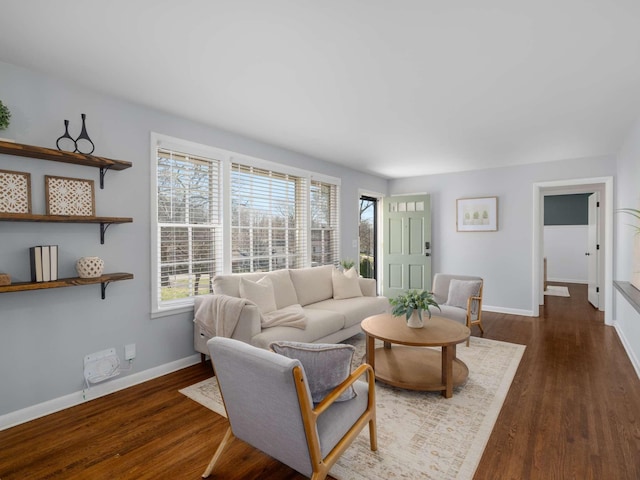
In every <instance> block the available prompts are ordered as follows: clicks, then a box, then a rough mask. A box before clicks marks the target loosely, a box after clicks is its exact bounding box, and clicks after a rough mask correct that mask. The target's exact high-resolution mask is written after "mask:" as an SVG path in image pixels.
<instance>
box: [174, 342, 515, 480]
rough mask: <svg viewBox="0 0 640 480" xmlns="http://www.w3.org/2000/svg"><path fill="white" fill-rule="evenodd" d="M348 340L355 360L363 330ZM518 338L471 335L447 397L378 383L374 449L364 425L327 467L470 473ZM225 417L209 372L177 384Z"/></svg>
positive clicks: (347, 476)
mask: <svg viewBox="0 0 640 480" xmlns="http://www.w3.org/2000/svg"><path fill="white" fill-rule="evenodd" d="M345 343H350V344H352V345H354V346H355V347H356V355H355V357H354V366H355V365H358V364H360V362H361V361H362V359H363V358H364V352H365V347H364V336H363V335H357V336H355V337H353V338H352V339H349V340H347V341H346V342H345ZM524 350H525V347H524V346H523V345H516V344H513V343H506V342H498V341H495V340H487V339H483V338H478V337H471V346H470V347H468V348H467V347H466V346H465V345H464V344H461V345H459V346H458V348H457V355H458V358H460V359H462V360H463V361H464V362H465V363H466V364H467V366H468V367H469V378H468V379H467V381H466V383H465V384H464V385H460V386H459V387H456V388H455V389H454V393H453V397H452V398H450V399H445V398H444V397H442V396H441V395H440V394H439V393H436V392H414V391H409V390H402V389H399V388H395V387H390V386H387V385H385V384H383V383H381V382H376V406H377V420H378V422H377V423H378V451H377V452H372V451H371V450H370V449H369V430H368V428H365V429H364V430H363V431H362V433H361V434H360V435H359V436H358V438H356V440H355V441H354V443H353V444H352V445H351V446H350V447H349V448H348V449H347V451H346V452H345V453H344V454H343V455H342V457H340V459H339V460H338V463H336V465H334V467H333V468H332V469H331V476H332V477H334V478H336V479H338V480H370V479H372V478H385V479H386V478H411V479H425V480H430V479H432V480H447V479H457V480H466V479H469V480H470V479H472V478H473V475H474V472H475V470H476V468H477V466H478V463H479V462H480V458H481V457H482V452H483V451H484V447H485V445H486V444H487V441H488V440H489V436H490V435H491V431H492V430H493V425H494V424H495V421H496V419H497V418H498V414H499V413H500V409H501V408H502V404H503V402H504V399H505V397H506V395H507V392H508V391H509V387H510V386H511V382H512V380H513V377H514V375H515V373H516V370H517V368H518V365H519V363H520V359H521V358H522V355H523V353H524ZM180 392H181V393H183V394H184V395H186V396H187V397H189V398H191V399H193V400H195V401H196V402H198V403H201V404H202V405H204V406H205V407H207V408H209V409H211V410H213V411H214V412H216V413H218V414H220V415H222V416H225V412H224V407H223V405H222V400H221V397H220V392H219V390H218V385H217V382H216V381H215V379H214V378H211V379H208V380H204V381H202V382H200V383H197V384H195V385H192V386H190V387H187V388H185V389H182V390H180Z"/></svg>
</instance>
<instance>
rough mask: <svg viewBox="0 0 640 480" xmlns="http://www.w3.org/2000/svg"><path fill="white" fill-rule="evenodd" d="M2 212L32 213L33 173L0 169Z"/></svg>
mask: <svg viewBox="0 0 640 480" xmlns="http://www.w3.org/2000/svg"><path fill="white" fill-rule="evenodd" d="M0 212H2V213H31V174H29V173H26V172H12V171H11V170H0Z"/></svg>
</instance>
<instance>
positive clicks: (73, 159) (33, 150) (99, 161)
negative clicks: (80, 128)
mask: <svg viewBox="0 0 640 480" xmlns="http://www.w3.org/2000/svg"><path fill="white" fill-rule="evenodd" d="M0 153H5V154H7V155H17V156H19V157H28V158H35V159H39V160H49V161H52V162H62V163H73V164H74V165H86V166H88V167H96V168H108V169H110V170H125V169H127V168H131V167H132V166H133V164H132V163H131V162H126V161H124V160H112V159H110V158H105V157H96V156H94V155H85V154H84V153H72V152H64V151H62V150H54V149H53V148H46V147H36V146H33V145H24V144H22V143H13V142H3V141H0Z"/></svg>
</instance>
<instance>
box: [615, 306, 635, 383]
mask: <svg viewBox="0 0 640 480" xmlns="http://www.w3.org/2000/svg"><path fill="white" fill-rule="evenodd" d="M625 301H626V300H625ZM613 328H615V330H616V332H617V333H618V338H620V342H621V343H622V346H623V347H624V350H625V351H626V352H627V357H629V360H630V361H631V365H633V368H634V370H635V371H636V375H637V376H638V378H640V361H639V360H638V357H636V355H635V353H634V351H633V348H631V344H630V343H629V341H628V340H627V337H625V335H624V331H623V330H622V329H620V328H619V327H618V323H617V322H614V323H613Z"/></svg>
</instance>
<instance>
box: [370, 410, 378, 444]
mask: <svg viewBox="0 0 640 480" xmlns="http://www.w3.org/2000/svg"><path fill="white" fill-rule="evenodd" d="M369 444H370V445H371V451H373V452H375V451H376V450H378V433H377V428H376V419H375V417H374V418H372V419H371V420H369Z"/></svg>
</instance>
